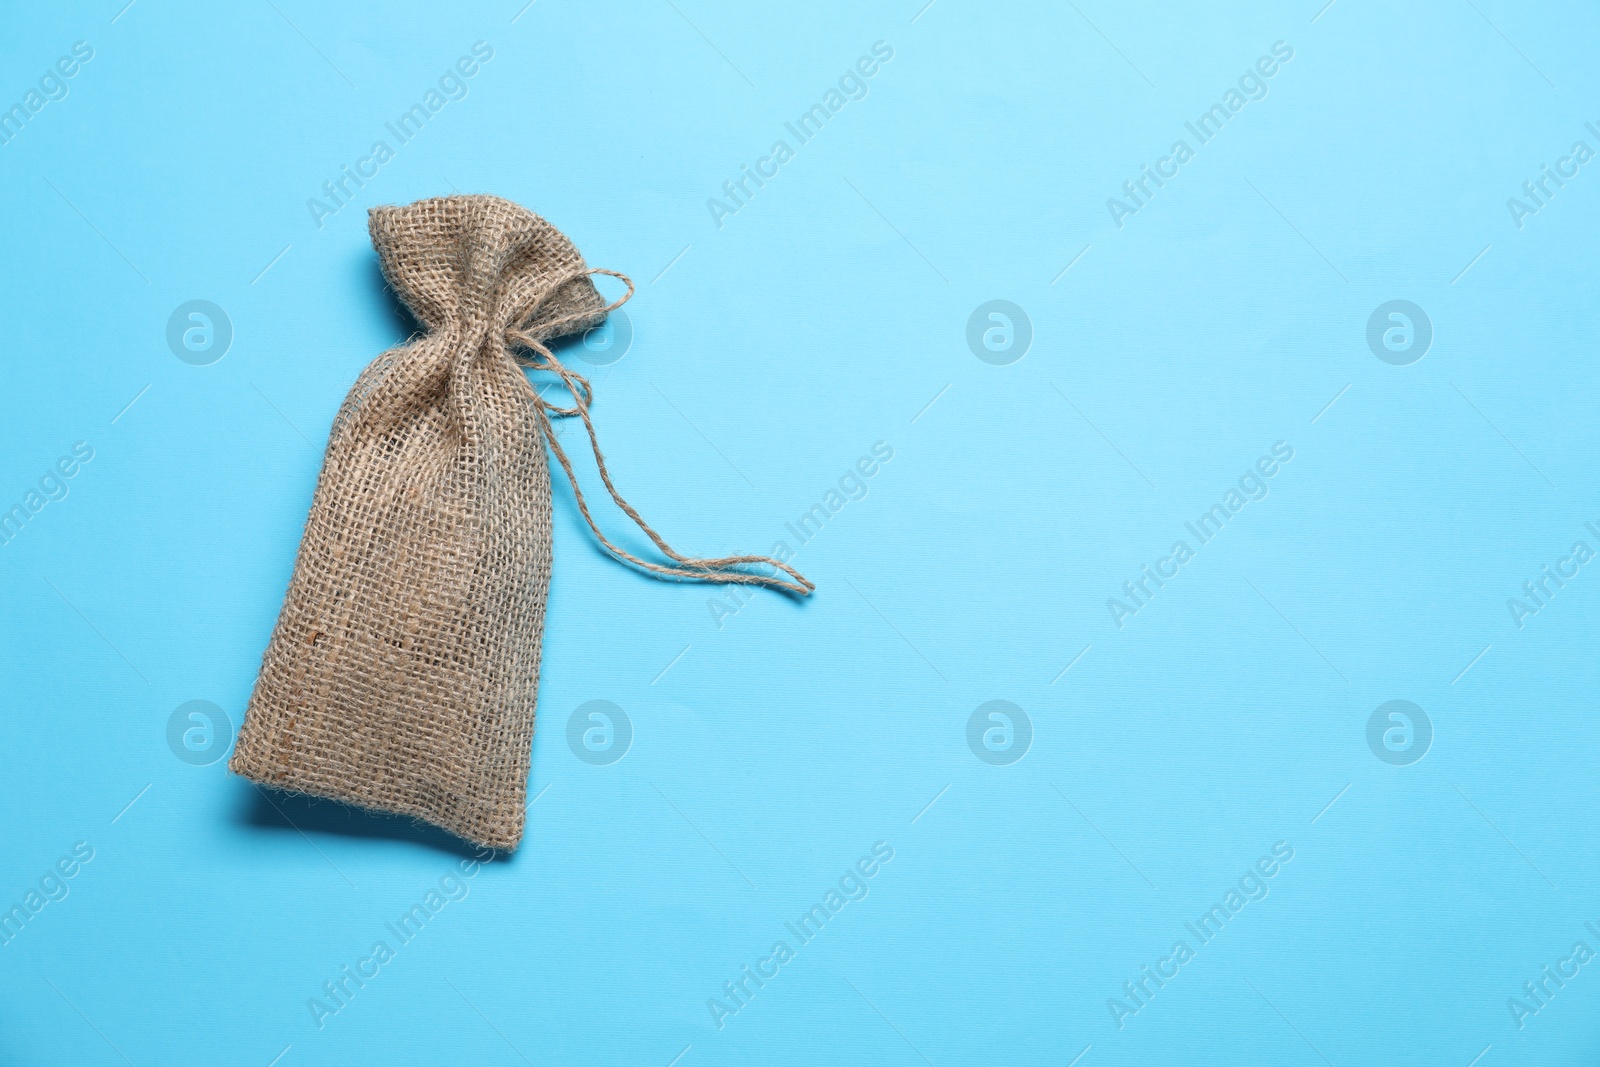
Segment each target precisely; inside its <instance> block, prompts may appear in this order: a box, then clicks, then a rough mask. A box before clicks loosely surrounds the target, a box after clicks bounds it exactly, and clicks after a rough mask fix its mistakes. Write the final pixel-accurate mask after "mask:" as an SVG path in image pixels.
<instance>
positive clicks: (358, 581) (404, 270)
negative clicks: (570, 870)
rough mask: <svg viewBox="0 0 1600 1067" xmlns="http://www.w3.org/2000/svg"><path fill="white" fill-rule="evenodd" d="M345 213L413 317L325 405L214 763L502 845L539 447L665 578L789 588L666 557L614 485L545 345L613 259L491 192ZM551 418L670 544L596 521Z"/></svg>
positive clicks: (575, 383)
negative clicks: (281, 587) (592, 261)
mask: <svg viewBox="0 0 1600 1067" xmlns="http://www.w3.org/2000/svg"><path fill="white" fill-rule="evenodd" d="M369 229H370V231H371V234H372V243H373V245H374V247H375V248H376V249H377V252H378V256H379V260H380V263H381V264H382V267H383V272H384V276H385V277H386V278H387V279H388V281H389V284H390V286H392V287H393V289H394V291H395V292H396V294H398V296H399V297H400V299H401V300H403V301H404V302H405V304H406V306H407V307H409V308H410V309H411V311H412V313H413V315H415V317H416V319H417V321H418V322H419V323H420V324H421V326H422V327H423V332H422V333H421V335H420V336H418V337H416V338H414V339H412V340H411V341H410V342H408V343H406V344H404V345H402V346H401V347H399V348H396V349H392V350H390V351H389V352H386V353H384V354H383V355H381V356H380V357H378V358H377V359H376V360H374V361H373V362H372V364H371V365H369V366H368V367H367V368H366V370H365V371H363V372H362V374H361V376H360V377H359V378H358V379H357V380H356V383H355V385H354V387H353V388H352V389H351V390H350V395H349V396H348V397H347V398H346V399H345V402H344V404H343V406H342V407H341V408H340V410H339V413H338V415H337V417H336V418H335V420H334V424H333V430H332V433H331V435H330V437H329V441H328V448H327V454H326V456H325V457H324V460H323V468H322V475H321V477H320V479H319V480H318V483H317V489H316V493H315V496H314V498H313V500H312V505H311V514H310V517H309V518H308V519H307V522H306V529H305V535H304V537H303V539H302V541H301V544H300V552H299V556H298V558H297V559H296V562H295V567H294V573H293V576H292V577H291V579H290V582H289V590H288V594H287V596H286V597H285V600H284V605H283V611H282V614H281V615H280V616H279V619H278V624H277V628H276V629H275V630H274V632H273V635H272V639H271V642H270V643H269V644H268V646H267V650H266V654H265V656H264V657H263V661H262V666H261V675H260V677H259V679H258V680H257V682H256V687H255V692H254V694H253V695H252V697H251V700H250V705H249V708H248V710H247V712H246V715H245V721H244V726H243V728H242V729H241V730H240V733H239V741H238V745H237V747H236V748H235V750H234V754H233V757H232V759H231V760H230V762H229V766H230V767H231V768H232V769H233V770H234V771H235V772H236V773H238V774H241V775H243V776H245V777H246V778H249V779H251V780H253V781H255V782H257V783H260V784H262V785H265V786H271V787H274V788H277V789H282V790H287V791H291V792H296V793H306V794H311V795H314V796H320V797H329V798H332V799H335V800H340V801H343V802H346V803H349V804H354V805H357V806H359V807H363V808H368V809H373V810H377V811H384V812H392V813H395V814H400V815H409V816H413V817H415V818H418V819H422V820H425V821H427V822H430V823H433V824H435V825H437V826H440V827H443V828H444V829H446V830H448V831H450V832H451V833H454V834H456V835H458V836H460V837H462V838H465V839H466V840H468V841H471V842H474V843H475V844H478V845H481V846H484V847H487V848H494V849H514V848H516V847H517V845H518V843H519V842H520V841H521V839H522V832H523V824H524V815H525V809H526V804H527V799H526V798H527V783H528V769H529V755H530V746H531V743H532V739H533V728H534V705H535V698H536V695H537V692H538V684H539V646H540V641H541V638H542V636H543V632H544V618H545V603H546V595H547V592H548V589H549V585H550V566H551V483H550V467H549V463H548V461H547V459H546V453H545V447H546V445H547V444H548V445H549V446H550V449H551V450H552V451H553V452H554V453H555V454H556V456H557V458H558V459H559V460H560V462H561V465H562V467H563V469H564V470H565V472H566V474H567V476H568V478H569V479H572V481H573V493H574V500H575V501H576V504H577V506H578V508H579V510H580V512H581V514H582V516H583V518H584V520H585V521H586V522H587V523H588V524H589V527H590V529H591V530H593V531H594V534H595V536H596V537H597V538H598V539H599V541H600V543H601V544H602V545H603V546H604V547H605V548H606V549H607V550H608V551H610V552H611V553H612V554H613V555H615V556H616V557H617V558H619V559H621V560H622V561H624V562H626V563H628V564H630V565H632V566H635V567H636V568H639V569H642V570H645V571H648V572H654V573H656V574H659V575H664V576H668V577H673V578H678V579H683V580H694V581H711V582H736V583H743V584H752V585H765V586H769V587H773V588H780V589H785V590H789V591H791V592H793V593H796V594H800V595H805V594H807V593H809V592H810V591H811V589H812V586H811V583H810V582H808V581H806V580H805V579H804V578H803V577H801V576H800V575H799V574H798V572H796V571H795V570H794V569H793V568H791V567H790V566H788V564H787V563H785V562H782V561H779V560H775V559H768V558H766V557H760V556H728V557H722V558H719V559H694V558H690V557H686V556H682V555H679V554H678V553H677V552H675V551H674V550H673V549H672V548H671V547H670V546H669V545H668V544H667V543H666V542H665V541H664V540H662V538H661V537H660V536H659V535H658V534H656V532H655V531H654V530H652V529H651V528H650V527H649V526H648V525H646V524H645V523H644V521H643V520H642V519H640V518H639V516H638V513H637V512H636V511H634V510H633V509H632V508H631V507H629V506H628V505H627V503H626V502H625V501H623V500H622V498H621V497H620V495H618V493H617V491H616V488H615V486H614V485H613V484H612V480H611V476H610V473H609V471H608V470H607V468H606V465H605V459H604V457H603V455H602V454H601V452H600V449H599V445H598V444H597V443H596V442H595V436H594V424H593V422H592V421H591V420H590V417H589V403H590V401H591V400H592V393H591V390H590V387H589V383H588V382H587V381H586V380H585V379H584V378H583V377H582V376H580V375H577V374H574V373H572V372H571V371H569V370H567V369H566V368H565V367H563V366H562V365H561V363H560V362H559V361H558V360H557V359H556V357H555V356H554V355H553V354H552V352H551V350H550V349H549V348H548V347H547V344H546V343H547V342H549V341H551V340H552V339H554V338H556V337H559V336H562V335H564V334H569V333H574V332H577V331H581V330H585V329H589V328H592V327H594V326H596V325H598V324H599V323H600V322H602V321H603V320H604V318H605V316H606V313H607V312H608V311H610V310H611V309H612V308H614V307H615V306H616V304H611V305H608V304H607V303H606V302H605V300H604V299H603V298H602V297H601V296H600V294H599V292H598V291H597V290H596V288H595V286H594V284H593V282H592V281H591V280H590V276H591V275H593V274H597V273H603V274H612V273H614V272H611V271H597V270H592V269H590V268H587V267H586V266H585V265H584V262H583V257H582V256H580V255H579V254H578V250H577V249H576V248H574V247H573V245H572V242H570V241H569V240H567V238H566V237H565V236H563V235H562V234H561V233H560V232H559V231H557V230H556V229H555V227H553V226H551V225H550V224H549V223H548V222H546V221H545V220H544V219H542V218H540V217H539V216H537V215H535V214H533V213H532V212H530V211H527V210H526V209H524V208H522V207H519V206H517V205H516V204H513V203H510V202H508V201H505V200H501V199H498V198H496V197H489V196H456V197H445V198H440V199H433V200H423V201H419V202H417V203H415V204H411V205H408V206H406V207H382V208H375V209H373V211H372V212H371V216H370V220H369ZM616 276H617V277H619V278H620V277H621V275H616ZM623 280H624V281H626V279H625V278H624V279H623ZM628 291H629V294H630V295H631V294H632V291H633V286H632V283H631V282H629V283H628ZM623 299H626V297H624V298H623ZM617 303H619V304H620V303H621V301H618V302H617ZM525 366H526V367H532V368H534V369H536V370H539V371H543V372H546V373H548V374H554V375H555V377H556V380H555V381H553V382H550V383H548V384H549V386H551V387H556V388H561V389H564V390H565V391H568V392H570V394H571V398H572V403H571V405H570V406H568V407H560V406H557V405H556V404H555V403H553V402H551V401H550V400H548V399H546V398H545V397H544V396H543V395H542V394H541V393H540V392H539V391H538V390H537V389H536V388H535V385H534V382H532V381H530V379H529V377H528V375H527V374H526V373H525V372H524V367H525ZM562 416H578V417H581V419H582V421H583V425H584V427H585V430H586V431H587V433H588V435H589V439H590V443H591V444H592V445H593V447H594V454H595V459H596V462H597V465H598V468H599V473H600V476H601V478H602V480H603V481H604V484H605V487H606V489H607V491H608V492H609V493H610V494H611V496H612V498H613V499H614V500H616V501H617V503H618V505H619V506H620V507H621V508H622V509H623V511H624V512H625V513H626V514H627V515H628V516H629V517H630V518H631V519H632V520H633V521H635V522H636V523H638V525H639V526H640V528H641V529H642V530H643V531H644V532H645V533H646V534H648V535H649V537H650V539H651V541H652V542H653V543H654V544H655V545H656V547H657V548H658V549H660V550H661V552H662V553H663V554H664V555H665V556H667V558H668V559H669V560H670V561H671V562H669V563H660V562H654V561H650V560H646V559H641V558H640V557H638V556H635V555H633V554H632V553H629V552H627V551H625V550H624V549H621V548H619V547H617V546H616V545H614V544H613V543H612V542H611V541H610V540H608V539H607V538H606V537H605V536H604V535H603V534H601V533H600V530H599V528H598V526H597V525H596V524H595V522H594V519H593V518H592V517H591V515H590V512H589V508H588V506H587V503H586V502H585V500H584V497H583V494H582V491H581V490H580V489H579V488H578V483H577V479H576V476H575V475H574V473H573V470H572V465H571V463H570V461H569V460H568V458H567V456H566V453H565V452H564V451H563V450H562V449H561V445H560V443H559V442H558V440H557V438H556V435H555V432H554V430H553V428H552V422H551V420H552V419H553V418H558V417H562Z"/></svg>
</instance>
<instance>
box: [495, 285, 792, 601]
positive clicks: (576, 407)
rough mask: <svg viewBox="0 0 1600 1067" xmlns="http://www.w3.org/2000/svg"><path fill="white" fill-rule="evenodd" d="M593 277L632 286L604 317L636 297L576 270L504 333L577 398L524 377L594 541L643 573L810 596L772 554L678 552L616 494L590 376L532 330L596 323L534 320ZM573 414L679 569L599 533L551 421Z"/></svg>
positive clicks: (602, 465)
mask: <svg viewBox="0 0 1600 1067" xmlns="http://www.w3.org/2000/svg"><path fill="white" fill-rule="evenodd" d="M591 274H607V275H610V276H611V277H613V278H619V279H621V280H622V282H623V283H624V284H625V285H627V287H628V291H627V293H626V294H625V295H623V296H622V297H621V298H620V299H618V300H616V301H613V302H612V303H610V304H607V305H606V307H605V308H604V309H603V311H602V312H601V314H608V313H610V312H612V311H615V310H616V309H617V308H619V307H621V306H622V305H623V304H625V303H627V302H628V300H629V299H630V298H631V297H632V296H633V294H634V286H633V281H632V279H630V278H629V277H628V276H627V275H625V274H622V273H620V272H618V271H614V270H605V269H603V268H600V267H591V268H588V269H585V270H580V271H574V272H573V273H571V274H569V275H567V276H565V277H563V278H561V279H559V280H557V281H556V282H555V284H553V285H551V286H550V287H549V288H547V289H546V290H545V291H544V293H543V295H541V296H540V297H539V299H538V300H536V301H535V302H534V303H533V305H532V306H531V307H530V308H528V309H527V310H526V311H525V312H522V313H520V314H519V315H518V316H517V319H518V321H519V323H520V324H519V325H515V326H512V327H511V328H510V329H508V330H506V334H505V339H506V342H507V348H508V350H509V351H511V354H512V358H513V359H515V360H516V361H517V362H518V363H520V364H521V365H523V366H525V367H528V368H531V369H533V370H543V371H550V372H552V373H554V374H555V375H556V376H557V377H559V378H560V379H561V384H562V385H563V386H565V388H566V389H567V391H568V392H569V393H571V394H572V406H571V407H562V406H560V405H559V404H556V403H554V402H553V401H551V400H548V399H546V398H545V396H544V395H543V394H542V393H540V392H539V391H538V390H537V389H535V388H534V386H533V383H532V382H530V381H528V379H527V378H525V377H524V378H523V381H524V382H526V383H527V386H528V389H529V390H530V392H532V394H533V399H534V401H535V407H534V411H535V413H536V414H537V416H538V419H539V429H540V430H541V431H542V433H543V434H544V437H545V440H546V441H548V442H549V443H550V450H551V451H552V452H554V453H555V454H556V459H557V460H558V461H559V462H560V463H561V469H562V470H564V471H566V472H567V481H569V482H570V483H572V494H573V496H574V497H575V498H576V499H577V502H578V511H579V512H580V513H581V514H582V515H583V521H584V522H586V523H588V525H589V529H590V531H591V532H593V533H594V536H595V538H596V539H597V540H598V541H599V542H600V544H602V545H604V546H605V548H606V551H608V552H610V553H611V554H612V555H613V556H615V557H617V558H618V559H621V560H624V561H626V562H627V563H630V564H632V565H633V566H635V567H639V568H641V569H643V570H647V571H651V572H653V573H655V574H661V575H666V576H669V577H674V578H689V579H693V580H695V581H702V582H714V583H717V584H725V585H759V586H766V587H767V588H770V589H786V590H788V591H789V592H791V593H795V594H797V595H799V596H808V595H809V594H810V593H811V591H812V590H813V589H815V588H816V585H815V584H813V583H812V582H811V581H809V580H808V579H807V578H806V577H805V576H804V575H803V574H801V573H800V572H799V571H797V570H795V569H794V568H793V567H791V566H789V565H788V564H787V563H783V562H781V561H779V560H776V559H773V558H772V557H771V556H720V557H717V558H715V559H711V558H697V557H691V556H685V555H683V554H681V553H679V552H678V551H677V550H676V549H674V548H673V547H672V546H671V545H669V544H668V543H667V542H666V540H665V539H663V538H662V536H661V535H660V534H658V533H657V532H656V531H655V530H654V529H653V528H652V527H651V526H650V524H649V523H647V522H645V521H644V519H643V518H642V517H641V516H640V515H639V513H638V512H637V511H635V510H634V508H633V505H631V504H629V503H628V502H627V501H626V500H624V499H623V498H622V494H621V493H619V492H617V487H616V486H615V485H614V484H612V481H611V472H610V471H609V470H608V469H607V468H606V458H605V455H604V454H603V453H602V452H601V451H600V440H599V438H598V437H597V436H596V435H595V429H594V421H593V420H592V419H591V418H590V417H589V406H590V404H592V403H593V402H594V387H593V386H592V385H591V384H590V382H589V379H587V378H585V377H584V376H583V375H581V374H577V373H575V372H573V371H571V370H568V369H567V368H566V367H565V366H564V365H563V364H562V363H561V361H560V360H558V359H557V358H556V357H555V353H553V352H552V351H550V349H549V347H548V346H546V345H545V344H544V342H543V341H541V340H539V338H538V337H536V336H534V334H533V332H532V331H533V329H534V327H535V326H538V327H539V328H540V329H541V330H543V331H544V332H545V333H546V336H552V337H553V336H556V335H555V334H554V333H552V332H550V331H552V330H553V329H554V328H555V327H558V326H562V325H565V324H567V323H570V322H578V321H582V320H587V319H592V318H593V317H594V315H595V312H592V311H579V312H574V313H571V314H567V315H562V316H560V317H558V318H555V319H551V320H549V321H548V322H536V321H535V316H536V315H537V313H538V311H539V309H540V307H542V306H543V305H544V304H545V302H546V301H548V300H549V299H550V297H551V296H552V295H554V294H555V293H556V292H558V291H559V290H560V289H562V288H563V287H564V286H567V285H570V284H571V283H573V282H575V281H578V280H579V279H581V278H586V277H588V276H589V275H591ZM518 348H520V349H524V350H526V351H528V352H531V353H532V355H531V356H526V355H523V354H521V353H519V352H517V351H516V349H518ZM573 415H576V416H578V417H579V418H581V419H582V420H583V427H584V429H585V430H586V431H588V434H589V446H590V448H591V449H592V450H593V451H594V460H595V466H596V467H597V468H599V471H600V480H601V481H602V482H604V483H605V487H606V491H607V492H609V493H610V494H611V499H612V500H613V501H615V502H616V505H617V507H619V508H620V509H622V512H623V514H625V515H627V516H628V518H630V519H632V520H633V522H634V524H635V525H636V526H638V527H639V529H641V530H643V531H644V532H645V534H646V535H648V536H649V538H650V540H651V541H652V542H654V543H655V546H656V547H657V548H658V549H660V550H661V552H662V553H663V554H664V555H666V556H667V557H668V558H669V559H671V560H673V561H674V562H675V563H676V564H677V566H668V565H664V564H660V563H653V562H651V561H650V560H646V559H640V558H639V557H638V556H635V555H634V554H633V553H631V552H629V551H627V550H626V549H624V548H619V547H618V546H617V545H614V544H612V543H611V541H610V540H609V539H608V538H607V537H606V535H605V534H604V533H602V532H601V531H600V526H599V524H597V523H596V522H595V521H594V516H592V515H591V514H590V513H589V504H588V502H587V501H586V500H585V499H584V497H583V490H582V489H581V488H579V486H578V478H577V475H576V474H575V473H573V470H572V462H571V461H570V460H569V459H568V458H567V453H566V451H565V450H564V449H563V448H562V447H561V442H560V441H558V440H557V439H556V432H555V426H554V424H553V423H552V422H551V419H552V417H555V418H563V417H569V416H573ZM752 564H765V565H767V566H769V567H771V568H773V570H774V571H775V572H777V571H781V572H783V573H785V574H788V575H789V576H790V577H791V578H793V579H794V581H789V580H787V579H784V578H781V577H779V576H778V575H777V574H776V573H774V574H771V575H766V574H753V573H751V572H750V571H747V570H740V569H739V568H740V567H744V566H748V565H752Z"/></svg>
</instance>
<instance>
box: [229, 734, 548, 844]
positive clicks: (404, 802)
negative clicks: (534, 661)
mask: <svg viewBox="0 0 1600 1067" xmlns="http://www.w3.org/2000/svg"><path fill="white" fill-rule="evenodd" d="M242 741H243V738H241V742H242ZM243 749H244V745H243V744H241V746H240V748H239V749H236V750H235V751H234V754H233V756H232V757H230V758H229V760H228V769H229V770H231V771H233V773H235V774H237V775H240V776H241V777H243V778H247V779H249V780H250V781H251V782H254V783H255V784H257V785H259V786H264V787H266V788H269V789H276V790H279V791H281V792H285V793H294V794H299V795H303V796H311V797H320V798H322V799H325V800H334V801H338V802H339V803H341V804H348V805H350V806H351V807H353V808H360V809H361V810H362V811H368V812H373V813H375V814H380V815H394V816H406V817H409V818H412V819H416V820H418V821H419V822H423V823H427V824H428V825H430V826H436V827H438V828H439V829H441V830H444V831H446V832H447V833H450V834H453V835H455V836H456V837H459V838H461V839H462V840H463V841H467V842H469V843H471V844H474V845H477V846H479V847H480V848H486V849H494V850H496V851H503V852H511V851H515V849H516V848H517V846H518V845H519V844H521V842H522V831H523V824H524V820H525V818H526V811H525V810H524V808H523V806H522V802H521V798H520V797H519V798H518V799H517V801H515V802H513V803H501V804H492V805H486V804H484V803H483V802H481V801H478V800H476V799H474V798H472V797H469V796H465V795H463V794H460V793H452V792H450V791H448V790H446V789H444V788H443V787H442V786H439V785H438V784H436V783H432V782H426V781H419V782H411V783H407V782H403V781H393V780H390V781H385V782H384V783H383V786H382V789H383V794H384V795H383V796H382V798H381V799H380V798H378V797H374V796H373V795H372V794H371V792H369V791H367V790H352V789H350V788H349V783H350V782H351V781H352V780H360V779H359V778H353V776H352V775H351V773H350V770H349V769H347V768H339V767H321V768H312V767H293V766H287V765H285V764H282V763H279V762H276V761H273V760H271V759H263V758H261V757H260V756H259V755H258V754H256V753H253V752H249V751H244V750H243ZM365 784H367V785H369V786H370V785H371V784H372V783H371V782H370V780H368V781H367V782H366V783H365ZM519 792H520V791H519Z"/></svg>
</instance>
